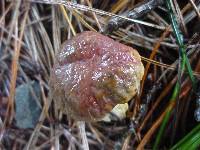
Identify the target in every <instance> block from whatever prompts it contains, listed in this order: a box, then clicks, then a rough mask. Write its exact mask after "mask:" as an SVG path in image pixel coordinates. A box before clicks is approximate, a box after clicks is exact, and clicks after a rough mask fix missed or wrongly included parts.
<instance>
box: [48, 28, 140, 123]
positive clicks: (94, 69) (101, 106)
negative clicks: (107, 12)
mask: <svg viewBox="0 0 200 150" xmlns="http://www.w3.org/2000/svg"><path fill="white" fill-rule="evenodd" d="M143 73H144V67H143V64H142V62H141V59H140V55H139V53H138V52H137V51H136V50H134V49H133V48H131V47H128V46H126V45H123V44H121V43H118V42H116V41H114V40H113V39H111V38H109V37H107V36H104V35H102V34H99V33H96V32H92V31H86V32H82V33H80V34H78V35H77V36H75V37H73V38H72V39H70V40H68V41H66V42H65V43H64V44H63V45H62V48H61V50H60V51H59V52H58V54H57V55H56V58H55V64H54V66H53V68H52V70H51V75H50V92H51V94H52V96H53V100H54V102H55V103H56V106H57V108H58V109H60V110H61V111H62V112H63V113H66V114H67V115H69V116H70V117H72V118H73V119H75V120H83V121H98V120H101V118H103V117H104V116H105V115H106V114H107V113H109V112H110V111H111V110H112V108H113V107H114V106H116V105H117V104H123V103H126V102H128V101H129V100H130V99H131V98H132V97H133V96H135V94H136V93H137V90H139V89H138V88H139V85H140V81H141V79H142V76H143Z"/></svg>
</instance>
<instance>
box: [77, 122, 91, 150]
mask: <svg viewBox="0 0 200 150" xmlns="http://www.w3.org/2000/svg"><path fill="white" fill-rule="evenodd" d="M78 127H79V132H80V135H81V139H82V144H83V150H89V145H88V140H87V136H86V132H85V121H78Z"/></svg>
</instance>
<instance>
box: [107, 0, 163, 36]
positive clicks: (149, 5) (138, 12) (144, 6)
mask: <svg viewBox="0 0 200 150" xmlns="http://www.w3.org/2000/svg"><path fill="white" fill-rule="evenodd" d="M162 4H163V0H146V1H144V2H143V3H140V4H139V5H137V6H136V7H135V8H134V9H133V10H131V11H129V12H125V13H123V14H122V16H125V17H127V18H131V19H136V18H139V17H142V16H144V15H145V14H147V13H148V12H150V11H151V10H153V9H155V8H156V7H157V6H160V5H162ZM128 22H129V21H128V20H125V19H123V18H119V17H115V16H114V17H112V18H111V19H110V21H109V22H108V25H107V26H106V27H105V29H104V31H103V32H104V33H108V32H113V31H114V30H117V29H118V28H119V27H121V26H123V25H124V24H127V23H128Z"/></svg>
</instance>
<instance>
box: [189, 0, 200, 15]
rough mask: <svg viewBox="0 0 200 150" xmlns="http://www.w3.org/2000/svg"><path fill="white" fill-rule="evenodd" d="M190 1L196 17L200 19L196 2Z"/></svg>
mask: <svg viewBox="0 0 200 150" xmlns="http://www.w3.org/2000/svg"><path fill="white" fill-rule="evenodd" d="M190 3H191V4H192V7H194V10H195V12H196V14H197V16H198V18H199V19H200V12H199V10H198V8H197V6H196V4H195V3H194V2H193V0H190Z"/></svg>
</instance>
